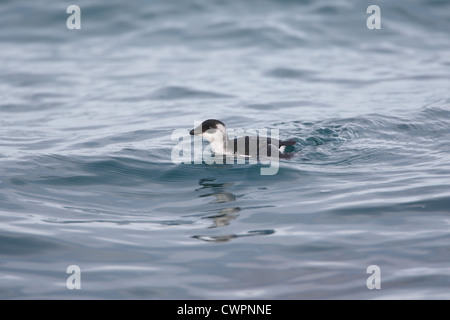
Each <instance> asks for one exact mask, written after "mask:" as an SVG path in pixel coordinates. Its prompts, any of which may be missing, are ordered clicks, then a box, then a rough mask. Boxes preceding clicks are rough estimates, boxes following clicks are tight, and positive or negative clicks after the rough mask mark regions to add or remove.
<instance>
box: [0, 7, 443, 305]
mask: <svg viewBox="0 0 450 320" xmlns="http://www.w3.org/2000/svg"><path fill="white" fill-rule="evenodd" d="M72 4H74V3H72V2H70V1H55V0H43V1H31V0H23V1H20V2H17V1H12V0H9V1H8V0H5V1H2V3H1V4H0V98H1V100H0V298H1V299H79V298H82V299H449V298H450V291H449V288H450V143H449V141H450V90H449V88H450V38H449V33H448V30H449V25H450V3H449V2H448V1H444V0H442V1H439V0H433V1H430V0H410V1H382V0H377V1H351V0H338V1H326V0H317V1H310V0H298V1H295V0H283V1H279V0H248V1H234V0H233V1H219V0H212V1H211V0H194V1H175V0H171V1H167V0H164V1H163V0H161V1H139V0H131V1H119V0H112V1H99V0H95V1H92V0H90V1H88V0H79V1H77V3H76V4H77V5H78V6H79V7H80V9H81V29H79V30H69V29H68V28H67V26H66V20H67V18H68V17H69V16H70V14H67V13H66V9H67V7H68V6H69V5H72ZM372 4H375V5H378V6H379V7H380V9H381V29H379V30H376V29H375V30H369V29H368V28H367V26H366V20H367V18H368V17H369V16H370V14H367V13H366V9H367V7H368V6H369V5H372ZM208 118H217V119H220V120H221V121H223V122H224V123H225V124H226V125H227V126H228V128H230V129H236V128H239V129H243V130H249V129H255V130H258V129H278V130H279V132H280V138H282V139H288V138H293V139H295V140H296V141H297V144H296V146H295V148H294V150H293V152H294V153H295V154H294V156H293V157H292V158H291V159H286V160H284V159H283V160H280V164H279V170H278V172H277V173H276V174H275V175H261V168H262V167H263V165H262V164H212V165H209V164H206V163H203V164H196V163H174V162H173V161H172V151H173V147H174V146H175V145H177V143H178V142H177V141H173V140H172V139H171V137H172V133H173V131H174V130H175V129H185V130H190V129H192V128H193V126H194V122H195V121H202V120H205V119H208ZM186 132H187V131H186ZM192 141H193V140H192ZM189 143H191V142H189ZM204 146H206V144H205V145H204ZM70 265H77V266H79V267H80V270H81V289H79V290H77V289H73V290H70V289H68V287H67V285H66V280H67V278H68V277H69V276H70V274H67V273H66V270H67V267H68V266H70ZM371 265H376V266H378V267H379V268H380V270H381V289H372V290H370V289H369V288H368V287H367V283H366V281H367V279H368V278H369V276H371V274H368V273H367V268H368V267H369V266H371Z"/></svg>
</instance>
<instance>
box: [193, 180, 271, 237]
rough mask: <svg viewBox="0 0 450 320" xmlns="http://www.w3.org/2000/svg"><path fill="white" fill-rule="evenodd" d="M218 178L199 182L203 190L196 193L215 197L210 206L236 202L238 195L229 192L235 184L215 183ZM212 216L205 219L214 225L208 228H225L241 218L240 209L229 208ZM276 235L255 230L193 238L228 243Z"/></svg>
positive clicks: (217, 211)
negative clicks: (253, 237) (257, 236)
mask: <svg viewBox="0 0 450 320" xmlns="http://www.w3.org/2000/svg"><path fill="white" fill-rule="evenodd" d="M215 181H216V178H204V179H200V180H199V184H200V186H201V188H198V189H196V191H202V190H207V191H211V192H207V193H204V194H201V195H199V197H214V199H213V200H212V201H211V202H209V203H210V204H219V203H227V202H234V201H236V195H234V194H233V193H231V192H229V189H228V187H230V186H232V185H234V182H224V183H218V182H215ZM214 211H215V213H214V214H212V215H208V216H204V217H203V219H210V220H211V221H212V222H213V223H212V225H211V226H209V227H208V228H209V229H210V228H217V227H224V226H227V225H229V224H230V222H231V221H232V220H234V219H236V218H238V217H239V212H240V211H241V208H240V207H228V208H220V209H216V210H214ZM273 233H275V231H274V230H253V231H248V232H246V233H242V234H224V235H194V236H192V238H195V239H200V240H203V241H207V242H217V243H219V242H227V241H230V240H231V239H235V238H240V237H249V236H255V235H268V234H273Z"/></svg>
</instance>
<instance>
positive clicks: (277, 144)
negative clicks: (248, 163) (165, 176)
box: [190, 119, 297, 158]
mask: <svg viewBox="0 0 450 320" xmlns="http://www.w3.org/2000/svg"><path fill="white" fill-rule="evenodd" d="M190 134H191V135H196V136H201V137H202V138H203V139H205V140H206V141H208V142H209V143H210V145H211V149H212V151H213V152H214V153H215V154H218V155H237V156H248V157H259V156H263V157H265V156H267V157H271V156H278V157H279V158H290V157H292V155H293V154H292V153H285V152H284V151H285V148H286V146H292V145H294V144H296V143H297V142H296V141H295V140H292V139H291V140H285V141H281V140H278V139H273V138H271V137H262V136H244V137H239V138H234V139H229V138H228V134H227V131H226V127H225V124H224V123H223V122H222V121H219V120H216V119H208V120H205V121H203V123H202V124H201V125H199V126H198V127H197V128H195V129H192V130H191V131H190Z"/></svg>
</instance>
